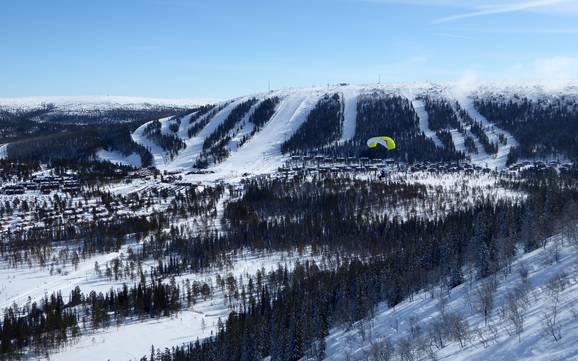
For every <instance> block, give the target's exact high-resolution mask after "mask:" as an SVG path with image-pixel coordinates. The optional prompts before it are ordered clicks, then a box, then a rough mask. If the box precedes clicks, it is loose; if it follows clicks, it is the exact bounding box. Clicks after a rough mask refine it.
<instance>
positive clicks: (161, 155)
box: [131, 121, 169, 169]
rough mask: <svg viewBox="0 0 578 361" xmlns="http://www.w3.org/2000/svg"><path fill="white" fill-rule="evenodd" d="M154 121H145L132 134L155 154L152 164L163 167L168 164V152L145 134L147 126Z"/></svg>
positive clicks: (133, 138)
mask: <svg viewBox="0 0 578 361" xmlns="http://www.w3.org/2000/svg"><path fill="white" fill-rule="evenodd" d="M150 123H152V121H150V122H147V123H144V124H143V125H141V126H140V127H138V128H137V129H136V130H135V131H134V132H133V133H132V134H131V138H132V140H133V141H134V142H135V143H137V144H140V145H142V146H143V147H145V148H146V149H148V151H149V152H150V153H151V155H152V156H153V161H152V166H155V167H157V168H158V169H163V168H164V167H165V166H166V165H167V164H168V161H169V159H168V155H167V152H165V150H164V149H163V148H161V147H160V146H159V145H158V144H156V143H155V142H153V141H152V140H150V139H149V138H148V137H147V136H146V135H145V134H144V132H145V129H146V127H147V126H148V125H149V124H150Z"/></svg>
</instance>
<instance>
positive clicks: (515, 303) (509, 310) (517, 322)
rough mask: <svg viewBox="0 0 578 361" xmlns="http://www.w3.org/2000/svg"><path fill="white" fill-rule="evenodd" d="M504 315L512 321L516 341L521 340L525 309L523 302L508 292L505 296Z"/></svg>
mask: <svg viewBox="0 0 578 361" xmlns="http://www.w3.org/2000/svg"><path fill="white" fill-rule="evenodd" d="M505 306H506V317H507V318H508V320H509V321H510V322H511V323H512V326H513V329H514V332H515V334H516V335H517V336H518V342H520V341H521V334H522V332H523V331H524V318H525V314H526V309H525V305H524V303H523V302H522V301H521V300H520V299H519V298H518V296H516V295H515V294H512V293H509V294H508V295H507V296H506V305H505Z"/></svg>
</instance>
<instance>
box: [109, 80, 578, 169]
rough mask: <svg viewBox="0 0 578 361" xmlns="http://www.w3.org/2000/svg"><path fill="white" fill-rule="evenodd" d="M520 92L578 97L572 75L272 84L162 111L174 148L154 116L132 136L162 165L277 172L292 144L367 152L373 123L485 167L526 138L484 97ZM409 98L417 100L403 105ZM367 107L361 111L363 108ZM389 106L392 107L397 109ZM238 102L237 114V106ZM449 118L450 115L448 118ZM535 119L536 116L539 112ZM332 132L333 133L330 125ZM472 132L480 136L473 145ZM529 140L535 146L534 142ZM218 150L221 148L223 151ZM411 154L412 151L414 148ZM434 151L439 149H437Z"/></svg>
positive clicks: (554, 99)
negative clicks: (485, 109) (175, 112)
mask: <svg viewBox="0 0 578 361" xmlns="http://www.w3.org/2000/svg"><path fill="white" fill-rule="evenodd" d="M332 95H336V96H337V97H338V99H339V106H340V108H339V109H337V112H336V114H335V116H336V117H337V121H336V124H338V125H337V127H336V129H331V126H330V125H329V123H327V124H323V122H330V121H331V119H329V118H328V117H331V116H333V113H331V112H332V111H333V112H335V108H334V109H333V110H332V109H331V108H328V106H326V105H325V104H323V102H320V100H321V99H322V98H323V97H327V96H332ZM396 97H397V98H396ZM390 98H393V99H394V100H393V101H394V102H396V103H399V104H397V105H399V106H400V108H401V109H402V111H403V112H404V113H403V114H401V115H400V114H393V112H394V111H396V112H399V110H393V109H387V107H388V106H391V104H390V105H387V104H385V103H384V102H387V101H388V100H387V99H390ZM252 99H254V100H255V101H254V102H253V103H252V104H251V106H250V107H247V109H246V111H245V112H244V113H243V114H236V113H235V109H239V107H241V106H242V105H243V103H245V102H248V101H249V100H252ZM267 99H278V100H279V101H278V103H277V104H276V106H275V108H274V111H273V112H272V113H271V114H268V115H267V117H266V118H264V119H260V120H258V121H256V120H255V119H252V117H253V113H254V112H256V111H257V112H259V108H260V107H262V103H263V101H265V100H267ZM521 99H527V100H528V101H529V102H534V103H536V102H538V100H540V102H541V103H540V104H542V103H543V102H548V103H549V104H551V105H552V106H556V105H560V104H566V103H568V104H570V105H571V106H572V107H575V106H576V99H578V86H576V84H568V85H567V86H565V87H563V88H559V89H555V90H553V89H551V88H549V87H547V86H543V85H537V84H508V83H494V84H490V83H484V84H477V85H475V86H472V85H466V84H462V83H447V84H431V83H423V84H388V85H386V84H374V85H366V86H356V85H337V86H329V87H317V88H307V89H291V90H280V91H271V92H269V93H261V94H255V95H250V96H244V97H240V98H237V99H233V100H230V101H225V102H218V103H215V105H214V107H213V108H212V109H211V110H210V111H207V110H204V111H197V112H195V113H192V114H189V115H187V116H185V117H182V118H166V119H163V120H161V121H160V122H161V127H162V131H163V136H165V137H175V138H177V139H179V140H180V141H182V146H181V147H180V148H179V149H176V151H173V152H172V153H171V151H170V150H169V149H167V148H166V147H165V148H163V147H161V146H159V145H158V144H156V143H155V141H154V140H152V139H150V137H147V136H146V135H145V134H144V130H145V128H147V126H149V125H150V123H147V124H143V125H142V126H141V127H140V128H139V129H137V130H136V131H135V132H134V133H133V134H132V138H133V140H134V141H135V142H136V143H138V144H141V145H142V146H144V147H145V148H147V149H149V150H150V152H151V153H152V155H153V158H154V162H153V165H154V166H155V167H157V168H159V169H161V170H183V171H186V170H190V169H191V168H195V167H203V168H208V169H209V170H210V171H211V172H214V173H215V174H218V177H223V176H225V177H227V176H234V175H238V174H240V173H254V174H259V173H268V172H271V171H273V170H276V169H277V168H278V167H280V166H281V165H282V164H283V163H284V162H285V161H286V160H287V159H288V157H289V155H290V154H309V155H318V154H320V155H326V156H327V155H329V156H353V157H359V156H360V155H363V151H365V149H364V147H363V145H364V137H366V136H367V135H370V134H372V133H370V132H371V131H374V132H376V134H373V135H381V133H389V135H391V136H393V137H394V138H400V139H399V141H398V153H397V156H398V158H400V159H401V160H404V155H403V154H404V152H407V150H408V148H412V151H413V152H415V148H417V147H419V146H420V144H421V146H427V147H430V148H431V149H432V150H433V151H434V152H437V153H436V154H438V158H439V159H437V160H442V159H454V160H457V159H465V160H467V161H470V162H471V163H473V164H475V165H478V166H481V167H488V168H491V169H496V168H497V169H503V168H505V167H506V166H507V164H508V165H509V164H510V163H512V161H510V162H509V161H508V157H509V156H513V153H514V150H517V149H518V148H519V147H520V144H519V142H518V140H517V137H516V134H513V133H512V132H511V131H509V130H507V129H505V128H504V125H505V124H506V123H505V120H504V119H491V118H488V117H487V116H484V115H483V114H481V113H480V111H479V109H478V107H477V106H476V102H479V101H486V100H487V101H494V102H496V103H495V104H507V103H512V102H514V103H515V102H518V101H520V100H521ZM436 101H439V102H436ZM384 104H385V105H384ZM393 105H396V104H393ZM369 106H376V107H377V108H376V112H383V114H380V116H381V118H382V120H381V121H382V123H381V124H379V125H378V126H373V127H372V126H371V125H368V124H367V123H368V122H372V121H374V120H373V119H369V118H370V117H371V116H372V114H371V112H372V111H367V110H366V111H365V112H364V109H367V107H369ZM444 106H445V107H447V108H448V109H449V108H451V109H452V111H453V113H454V114H446V113H439V114H441V116H439V115H438V116H437V118H439V119H433V121H434V122H435V127H434V126H433V125H432V116H436V114H432V113H433V112H438V111H439V109H440V107H442V108H443V107H444ZM560 106H563V105H560ZM384 107H385V108H384ZM404 107H406V108H407V107H409V109H407V110H403V108H404ZM436 107H437V108H436ZM315 110H317V111H319V112H325V114H323V116H324V117H325V118H323V120H322V121H321V122H320V125H318V127H319V129H316V130H315V132H316V134H315V135H316V136H318V140H315V139H314V140H313V144H314V146H312V145H311V144H312V142H308V140H307V139H304V138H303V137H307V136H309V137H311V134H309V135H307V134H306V133H307V132H304V128H307V125H308V124H307V123H313V122H314V120H312V119H311V117H310V115H311V114H312V112H314V111H315ZM359 110H361V111H362V113H361V114H360V113H359ZM441 110H442V111H443V110H444V109H441ZM389 111H391V112H392V114H391V115H390V114H389V113H388V112H389ZM571 111H574V110H573V109H572V110H571ZM232 112H233V113H235V114H234V115H231V114H232ZM368 113H370V114H368ZM574 113H575V112H574ZM368 116H369V118H368ZM412 117H413V118H416V119H417V121H416V122H415V129H413V128H411V126H412V125H411V124H410V125H409V126H406V127H405V128H402V127H398V126H396V125H395V124H391V123H393V122H394V121H398V120H397V119H399V118H401V119H402V120H403V119H410V121H413V119H411V118H412ZM450 117H455V119H456V121H455V123H453V124H446V123H445V122H447V121H448V118H450ZM388 118H391V120H389V119H388ZM255 122H258V123H259V124H260V126H259V127H258V128H256V127H255V124H254V123H255ZM388 122H389V123H388ZM440 122H441V123H443V124H441V125H440V124H439V123H440ZM171 124H172V125H171ZM528 126H532V119H530V122H529V123H528ZM195 127H196V128H197V129H196V130H195V132H190V131H188V129H192V128H195ZM309 128H311V126H309ZM510 128H511V129H513V127H510ZM305 130H306V129H305ZM219 132H220V133H219ZM330 132H332V133H331V134H329V133H330ZM446 132H447V134H449V137H448V138H451V139H450V140H449V141H446V142H442V139H443V138H442V139H440V137H443V136H444V133H446ZM298 133H303V134H298ZM326 133H327V134H326ZM536 133H539V132H538V130H536ZM296 134H298V136H296ZM421 135H423V136H425V138H424V139H423V140H422V141H421V143H417V142H415V141H414V140H412V139H409V140H405V139H403V138H404V137H406V136H407V137H410V138H411V137H419V136H421ZM210 137H212V138H214V139H213V140H215V139H216V141H213V142H212V143H215V144H216V146H215V145H214V144H207V143H208V142H207V139H208V138H210ZM292 137H295V138H299V139H300V141H301V142H302V144H303V148H302V151H297V152H295V151H294V150H293V151H286V150H285V151H283V145H284V144H286V143H287V142H288V140H290V139H291V138H292ZM535 138H536V139H535V145H536V146H537V147H540V146H541V142H542V139H540V138H539V137H535ZM219 142H221V143H223V144H219ZM315 142H317V143H315ZM468 142H470V143H471V145H468ZM527 146H528V147H531V146H534V144H530V145H527ZM404 147H406V148H404ZM492 147H494V148H492ZM217 153H218V155H215V154H217ZM510 153H512V155H511V154H510ZM405 157H406V158H407V155H405ZM524 157H525V155H522V157H521V158H524ZM567 157H568V154H567V153H565V152H564V151H559V152H557V153H556V154H554V155H553V156H552V158H554V159H566V158H567ZM103 158H104V159H106V157H103ZM117 158H118V157H116V158H114V157H113V158H111V160H114V161H120V162H125V163H130V162H129V161H128V157H127V160H126V161H123V160H122V159H121V160H119V159H117ZM410 158H412V155H411V154H410ZM413 158H414V160H420V159H422V158H423V159H424V160H427V159H430V160H432V158H428V157H426V156H424V155H423V154H418V155H415V154H414V155H413ZM433 160H436V158H435V157H433Z"/></svg>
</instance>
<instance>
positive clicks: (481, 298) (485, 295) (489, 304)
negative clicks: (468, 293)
mask: <svg viewBox="0 0 578 361" xmlns="http://www.w3.org/2000/svg"><path fill="white" fill-rule="evenodd" d="M495 292H496V285H495V283H494V282H493V281H492V280H490V279H488V280H486V281H484V282H483V283H482V285H481V286H480V287H478V288H476V289H475V296H476V298H475V301H476V306H477V307H476V308H477V310H478V312H479V313H480V314H481V315H482V316H483V317H484V324H485V325H487V324H488V321H489V320H490V318H491V317H492V311H493V310H494V293H495Z"/></svg>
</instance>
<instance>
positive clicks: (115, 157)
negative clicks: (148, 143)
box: [96, 149, 142, 167]
mask: <svg viewBox="0 0 578 361" xmlns="http://www.w3.org/2000/svg"><path fill="white" fill-rule="evenodd" d="M96 157H97V158H98V159H100V160H105V161H109V162H111V163H114V164H120V165H128V166H131V167H141V166H142V162H141V159H140V156H139V155H138V154H136V153H131V154H129V155H124V154H122V153H121V152H118V151H110V150H106V149H100V150H98V151H97V152H96Z"/></svg>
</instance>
